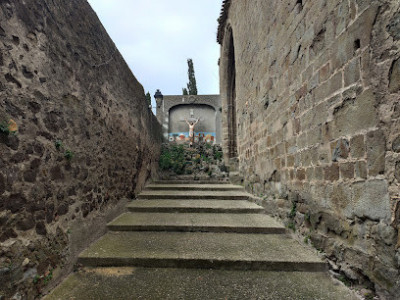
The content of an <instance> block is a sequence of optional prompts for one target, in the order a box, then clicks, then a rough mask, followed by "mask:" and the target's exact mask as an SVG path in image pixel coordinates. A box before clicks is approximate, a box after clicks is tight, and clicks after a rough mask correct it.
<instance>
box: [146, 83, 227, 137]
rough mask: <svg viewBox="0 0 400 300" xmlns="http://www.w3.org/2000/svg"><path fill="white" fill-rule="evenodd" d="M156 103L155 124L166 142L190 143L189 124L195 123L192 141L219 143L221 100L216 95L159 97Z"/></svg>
mask: <svg viewBox="0 0 400 300" xmlns="http://www.w3.org/2000/svg"><path fill="white" fill-rule="evenodd" d="M154 98H155V99H156V103H157V107H156V115H157V120H158V121H159V122H160V124H161V125H162V130H163V136H164V139H165V140H166V141H169V142H178V143H183V142H187V141H189V125H188V122H189V123H195V122H196V121H198V122H197V123H196V125H195V127H194V140H195V142H197V141H206V142H209V143H213V144H220V143H221V100H220V96H219V95H166V96H164V95H162V93H161V91H160V90H157V92H156V93H155V95H154Z"/></svg>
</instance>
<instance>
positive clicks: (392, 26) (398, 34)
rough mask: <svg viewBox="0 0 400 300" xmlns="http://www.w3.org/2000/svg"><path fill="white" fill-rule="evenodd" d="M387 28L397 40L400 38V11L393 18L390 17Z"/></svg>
mask: <svg viewBox="0 0 400 300" xmlns="http://www.w3.org/2000/svg"><path fill="white" fill-rule="evenodd" d="M364 1H366V0H364ZM386 30H387V31H388V32H389V34H390V35H391V36H392V37H393V39H394V40H395V41H397V40H400V12H397V13H396V14H395V15H394V16H393V18H392V19H390V22H389V24H388V25H387V27H386Z"/></svg>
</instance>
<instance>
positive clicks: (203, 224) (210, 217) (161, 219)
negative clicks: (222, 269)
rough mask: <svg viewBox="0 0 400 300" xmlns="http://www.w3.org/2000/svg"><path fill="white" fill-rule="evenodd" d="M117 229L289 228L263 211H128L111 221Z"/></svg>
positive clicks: (246, 230)
mask: <svg viewBox="0 0 400 300" xmlns="http://www.w3.org/2000/svg"><path fill="white" fill-rule="evenodd" d="M108 228H109V229H110V230H114V231H117V230H119V231H202V232H237V233H269V234H279V233H285V232H286V230H285V227H284V226H282V225H281V224H280V223H278V222H277V221H275V220H274V219H273V218H271V217H269V216H267V215H263V214H226V213H223V214H221V213H219V214H218V213H217V214H216V213H202V214H199V213H126V214H123V215H121V216H119V217H118V218H116V219H115V220H113V221H112V222H110V223H109V224H108Z"/></svg>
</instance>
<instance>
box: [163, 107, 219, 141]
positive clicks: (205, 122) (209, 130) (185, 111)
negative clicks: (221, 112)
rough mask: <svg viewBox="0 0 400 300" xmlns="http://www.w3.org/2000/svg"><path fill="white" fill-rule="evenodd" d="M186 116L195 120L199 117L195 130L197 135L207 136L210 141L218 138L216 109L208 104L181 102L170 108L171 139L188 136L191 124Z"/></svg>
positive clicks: (169, 134)
mask: <svg viewBox="0 0 400 300" xmlns="http://www.w3.org/2000/svg"><path fill="white" fill-rule="evenodd" d="M185 118H187V119H188V120H189V121H190V120H195V119H197V118H199V119H200V120H199V122H198V123H197V124H196V126H195V128H194V131H195V136H199V135H201V137H204V138H207V139H208V141H215V139H216V110H215V108H214V107H212V106H210V105H207V104H180V105H176V106H173V107H172V108H171V109H170V110H169V124H168V128H169V130H168V137H169V140H170V141H173V140H174V141H179V140H182V136H185V137H188V134H189V126H188V125H187V123H186V122H185Z"/></svg>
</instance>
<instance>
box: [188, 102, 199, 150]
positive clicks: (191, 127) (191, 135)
mask: <svg viewBox="0 0 400 300" xmlns="http://www.w3.org/2000/svg"><path fill="white" fill-rule="evenodd" d="M199 121H200V118H197V119H196V118H195V117H194V110H193V109H190V118H189V119H188V118H185V122H186V124H188V125H189V139H190V144H189V145H190V146H192V145H193V143H194V126H195V125H196V124H197V123H198V122H199Z"/></svg>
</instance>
